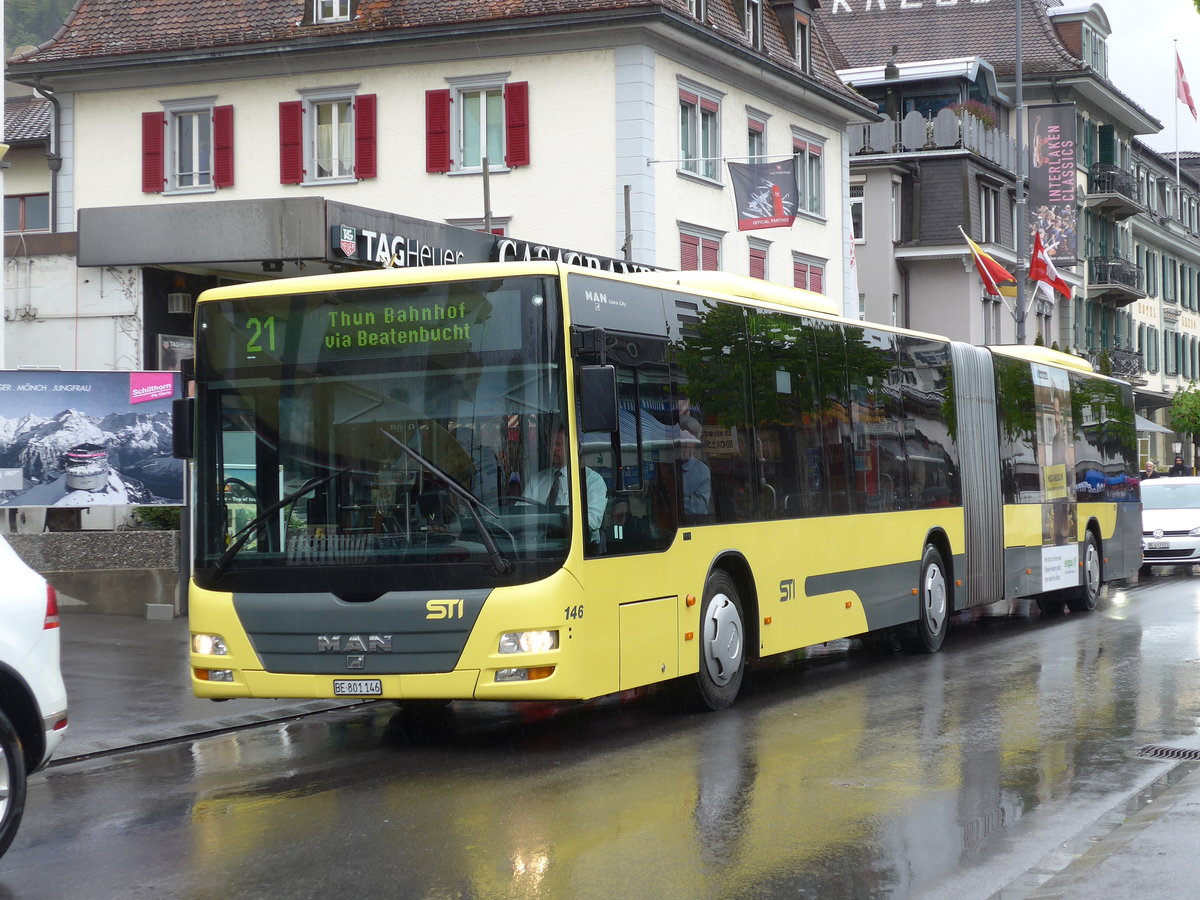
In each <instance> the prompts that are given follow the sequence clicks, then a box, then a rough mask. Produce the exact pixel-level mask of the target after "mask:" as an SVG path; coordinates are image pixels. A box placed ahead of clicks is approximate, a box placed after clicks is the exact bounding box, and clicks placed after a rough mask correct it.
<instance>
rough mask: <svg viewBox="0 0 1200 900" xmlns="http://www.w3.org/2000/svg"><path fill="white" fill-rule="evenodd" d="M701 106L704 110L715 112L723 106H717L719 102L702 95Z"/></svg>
mask: <svg viewBox="0 0 1200 900" xmlns="http://www.w3.org/2000/svg"><path fill="white" fill-rule="evenodd" d="M700 108H701V109H702V110H704V111H705V112H711V113H715V112H716V111H717V110H718V109H720V108H721V107H719V106H717V104H716V103H715V102H714V101H712V100H709V99H708V98H707V97H701V98H700Z"/></svg>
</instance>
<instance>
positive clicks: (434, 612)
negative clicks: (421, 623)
mask: <svg viewBox="0 0 1200 900" xmlns="http://www.w3.org/2000/svg"><path fill="white" fill-rule="evenodd" d="M425 608H426V609H427V610H429V612H428V613H426V615H425V618H426V619H461V618H462V617H463V602H462V600H429V601H427V602H426V603H425Z"/></svg>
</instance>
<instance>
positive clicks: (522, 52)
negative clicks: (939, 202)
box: [5, 0, 874, 368]
mask: <svg viewBox="0 0 1200 900" xmlns="http://www.w3.org/2000/svg"><path fill="white" fill-rule="evenodd" d="M811 15H812V10H811V8H810V5H809V2H808V0H792V2H787V3H785V4H774V5H767V4H763V3H761V0H710V2H708V3H703V2H691V3H685V2H682V0H652V2H650V0H648V2H643V3H640V4H634V5H630V4H628V3H616V2H609V0H600V2H596V0H568V2H563V3H557V4H555V5H554V7H553V8H552V10H551V11H549V12H546V11H545V7H542V6H540V5H537V4H532V3H530V4H528V5H523V4H519V5H518V7H517V8H514V6H513V5H512V4H503V5H501V4H491V3H488V2H483V3H478V4H472V5H469V6H451V5H447V4H438V3H431V2H425V3H418V4H415V5H414V4H411V3H408V4H400V3H399V2H393V0H384V2H379V3H372V4H370V5H368V4H365V3H362V4H355V3H353V2H350V3H347V2H345V0H307V6H306V9H305V12H304V16H303V18H302V19H301V20H300V21H297V20H296V7H295V5H294V4H293V3H288V2H283V0H270V2H264V3H259V4H255V5H253V6H239V7H236V8H230V7H226V6H219V5H216V4H208V3H201V2H197V0H167V2H163V3H157V4H154V5H153V6H152V7H136V6H134V7H131V6H130V5H129V4H126V3H120V2H117V0H81V2H80V3H79V4H78V5H77V6H76V8H75V10H74V11H73V12H72V14H71V16H70V18H69V19H68V21H67V23H66V25H65V27H64V29H63V30H62V31H61V32H60V34H59V35H58V36H57V37H56V38H55V39H54V40H52V41H51V42H49V43H47V44H45V45H43V46H42V47H40V48H38V49H37V50H34V51H30V52H28V53H26V54H23V55H21V56H18V57H16V58H14V59H13V60H10V62H9V67H8V78H9V80H10V81H13V82H16V83H19V84H21V85H25V86H27V87H28V88H29V89H31V90H34V91H36V92H37V96H40V97H44V98H46V99H47V101H48V102H50V104H51V106H50V114H51V117H52V118H51V129H50V131H51V134H52V147H51V149H50V151H49V153H50V156H49V161H50V162H51V163H52V164H55V165H57V171H51V170H50V169H49V168H48V167H47V169H46V170H45V172H44V174H43V176H42V177H43V179H44V182H43V183H44V184H46V193H47V194H48V195H49V209H50V215H49V219H48V221H47V222H46V223H45V224H46V226H47V227H46V230H45V234H57V233H69V232H77V240H78V252H77V262H78V267H77V268H76V267H75V266H74V263H75V260H76V258H75V257H73V256H72V252H71V251H70V250H68V249H67V248H65V247H60V248H59V252H57V253H55V252H50V251H51V246H50V244H49V243H47V244H46V245H45V246H42V245H41V244H39V246H38V247H37V248H34V249H33V250H30V249H29V247H32V246H33V245H32V244H31V243H29V242H28V241H27V243H26V249H25V252H22V253H18V254H14V255H13V257H12V258H11V259H9V260H6V271H5V276H6V289H7V290H8V292H9V297H8V300H7V308H8V310H9V311H10V316H9V322H8V329H7V332H6V345H7V348H8V354H9V359H8V365H9V366H10V367H13V366H16V365H23V364H29V365H58V366H61V367H63V368H89V367H92V368H108V367H112V368H139V367H140V368H155V367H157V366H158V365H160V364H161V363H160V359H159V350H160V347H162V346H163V345H164V343H170V342H172V341H174V340H175V339H176V338H177V337H179V336H182V335H186V334H187V333H188V331H189V328H190V318H189V316H188V313H189V312H190V308H189V298H191V297H193V296H194V295H195V294H196V293H198V292H199V291H201V290H203V289H204V288H206V287H209V286H211V285H215V284H218V283H222V282H227V281H229V280H249V279H257V278H264V277H280V276H289V275H297V274H300V273H301V272H303V273H306V274H311V273H314V272H320V271H328V270H330V269H333V268H337V267H345V266H352V265H379V264H381V263H385V262H393V263H394V264H399V265H408V264H413V263H422V264H427V263H431V262H437V261H446V260H451V261H454V260H459V259H478V258H496V256H497V254H504V253H514V252H515V253H526V252H530V253H538V252H549V251H546V250H544V249H538V248H539V246H543V247H549V248H567V249H569V250H572V251H579V252H581V253H583V254H589V255H591V256H593V257H595V264H601V262H600V260H601V259H604V260H608V262H605V263H603V264H606V265H612V264H616V265H619V264H620V263H615V262H612V260H621V259H622V258H623V257H624V255H625V253H624V251H625V243H626V220H627V213H626V197H628V222H629V232H628V233H629V259H631V260H632V262H633V263H634V264H640V265H650V266H658V267H664V268H677V267H684V268H688V267H703V268H716V267H720V268H724V269H727V270H731V271H735V272H744V273H751V274H757V275H760V276H763V277H766V278H769V279H771V280H774V281H778V282H783V283H788V284H792V283H796V282H799V281H802V282H803V284H804V285H805V286H809V287H814V288H817V289H820V290H822V291H824V292H825V293H828V294H830V295H833V296H836V297H839V298H840V297H841V294H842V291H843V286H844V278H843V265H844V262H843V261H844V257H845V254H844V252H843V248H844V246H845V238H846V234H847V230H848V222H847V220H846V214H845V204H844V202H843V196H844V191H843V185H844V184H845V181H846V169H847V151H846V148H845V145H844V140H843V135H844V132H845V130H846V128H847V126H848V124H849V123H851V122H856V121H865V120H867V119H869V118H872V117H873V116H874V113H873V111H872V106H871V105H870V104H868V103H866V102H865V101H864V100H863V99H862V98H861V97H859V96H858V95H857V94H856V93H855V92H853V91H852V90H849V89H847V88H845V87H844V86H843V85H842V84H841V82H840V81H839V80H838V79H837V77H836V74H835V72H834V68H833V65H832V63H831V62H830V59H829V57H828V55H827V53H826V50H825V48H824V47H823V46H822V44H821V41H820V38H819V35H818V34H817V32H816V31H815V30H814V29H813V28H812V27H811V23H810V17H811ZM485 156H486V158H487V160H488V173H487V174H488V177H487V178H486V179H485V178H484V172H483V165H482V160H483V158H484V157H485ZM747 157H753V158H760V159H762V158H765V159H769V160H779V159H784V160H789V161H790V160H793V159H794V160H795V165H796V167H797V169H798V171H799V173H800V175H801V179H800V197H799V198H798V199H799V201H800V211H799V213H798V218H797V220H796V222H795V224H794V226H793V227H791V228H777V229H767V230H760V231H751V232H744V233H739V232H738V231H737V225H736V221H737V214H736V212H737V211H736V209H735V205H734V201H733V197H732V191H731V188H730V184H729V176H728V173H727V170H726V168H725V165H724V161H725V160H726V159H745V158H747ZM45 162H46V159H45V158H43V164H44V163H45ZM31 177H32V176H31ZM34 192H35V191H32V190H31V191H29V193H34ZM485 192H486V194H487V195H488V196H490V207H491V208H490V211H487V212H485V209H484V198H485ZM488 212H490V215H488ZM485 225H486V226H488V229H489V230H490V231H491V232H494V233H495V234H493V235H487V236H484V235H480V234H478V233H476V230H481V229H483V228H484V227H485ZM452 226H462V228H455V227H452ZM343 227H344V228H346V229H351V230H352V233H350V239H351V241H352V245H353V250H352V251H351V253H350V254H349V256H347V255H346V253H345V250H343V249H342V248H341V238H342V237H343V233H342V229H343ZM464 229H466V230H464ZM348 233H349V232H348ZM33 236H34V235H33V234H29V235H27V236H26V237H27V238H32V237H33ZM501 236H506V237H509V238H511V239H512V241H510V242H509V243H503V242H502V241H501V240H500V237H501ZM42 250H45V251H46V252H42Z"/></svg>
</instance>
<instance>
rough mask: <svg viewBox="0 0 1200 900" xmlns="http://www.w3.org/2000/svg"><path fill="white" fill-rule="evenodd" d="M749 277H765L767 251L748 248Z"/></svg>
mask: <svg viewBox="0 0 1200 900" xmlns="http://www.w3.org/2000/svg"><path fill="white" fill-rule="evenodd" d="M750 277H751V278H766V277H767V251H766V250H758V249H756V248H754V247H751V248H750Z"/></svg>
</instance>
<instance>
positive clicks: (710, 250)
mask: <svg viewBox="0 0 1200 900" xmlns="http://www.w3.org/2000/svg"><path fill="white" fill-rule="evenodd" d="M720 249H721V245H720V244H719V243H718V242H717V241H710V240H709V239H708V238H705V239H704V240H702V241H701V242H700V262H701V268H702V269H704V271H706V272H715V271H717V262H718V259H719V257H720V253H719V251H720Z"/></svg>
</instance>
